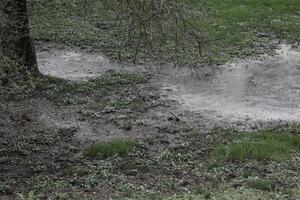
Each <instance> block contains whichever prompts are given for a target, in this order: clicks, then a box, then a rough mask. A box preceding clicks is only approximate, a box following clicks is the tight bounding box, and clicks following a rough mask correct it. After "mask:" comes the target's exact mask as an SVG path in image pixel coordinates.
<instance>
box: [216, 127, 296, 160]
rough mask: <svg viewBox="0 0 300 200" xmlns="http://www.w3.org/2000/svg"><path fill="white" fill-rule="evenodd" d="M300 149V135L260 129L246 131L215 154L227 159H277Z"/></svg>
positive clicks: (218, 149)
mask: <svg viewBox="0 0 300 200" xmlns="http://www.w3.org/2000/svg"><path fill="white" fill-rule="evenodd" d="M293 151H300V136H298V135H288V134H283V133H274V132H271V131H259V132H256V133H244V134H242V135H241V136H239V137H237V138H235V139H234V140H233V142H232V143H231V144H229V145H220V146H218V147H217V148H216V150H215V151H214V155H215V156H217V157H219V158H223V159H225V160H240V161H245V160H249V159H250V160H277V159H282V158H283V157H285V156H289V155H290V154H291V153H292V152H293Z"/></svg>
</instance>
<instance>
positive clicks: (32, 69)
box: [0, 0, 40, 76]
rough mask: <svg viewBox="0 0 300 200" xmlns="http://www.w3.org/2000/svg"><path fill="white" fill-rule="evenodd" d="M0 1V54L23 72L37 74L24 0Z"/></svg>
mask: <svg viewBox="0 0 300 200" xmlns="http://www.w3.org/2000/svg"><path fill="white" fill-rule="evenodd" d="M0 1H1V2H0V54H1V55H2V56H3V57H5V58H8V59H10V60H12V61H14V62H17V64H18V66H22V67H24V73H30V74H31V75H33V76H37V75H39V74H40V73H39V71H38V67H37V61H36V54H35V49H34V45H33V42H32V39H31V37H30V33H29V19H28V12H27V3H26V0H0ZM0 59H1V58H0ZM13 67H15V66H13Z"/></svg>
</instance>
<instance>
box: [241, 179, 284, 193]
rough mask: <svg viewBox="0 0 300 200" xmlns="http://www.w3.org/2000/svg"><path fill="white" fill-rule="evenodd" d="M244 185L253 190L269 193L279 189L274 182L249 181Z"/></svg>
mask: <svg viewBox="0 0 300 200" xmlns="http://www.w3.org/2000/svg"><path fill="white" fill-rule="evenodd" d="M246 185H247V186H248V187H250V188H253V189H257V190H263V191H271V192H274V191H276V189H277V187H279V185H278V183H277V181H276V180H249V181H247V184H246Z"/></svg>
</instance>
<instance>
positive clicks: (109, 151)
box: [84, 139, 137, 158]
mask: <svg viewBox="0 0 300 200" xmlns="http://www.w3.org/2000/svg"><path fill="white" fill-rule="evenodd" d="M136 146H137V143H136V142H135V141H133V140H124V139H116V140H113V141H111V142H105V143H97V144H94V145H92V146H90V147H89V148H87V149H86V151H85V153H84V154H85V156H87V157H90V158H97V157H100V158H109V157H112V156H126V155H128V154H129V153H130V152H132V151H133V150H134V149H135V148H136Z"/></svg>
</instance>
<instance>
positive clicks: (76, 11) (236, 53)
mask: <svg viewBox="0 0 300 200" xmlns="http://www.w3.org/2000/svg"><path fill="white" fill-rule="evenodd" d="M83 2H84V1H83V0H74V1H68V0H63V1H58V0H54V1H46V0H29V8H30V9H29V10H30V19H31V29H32V34H33V37H34V38H35V39H37V40H50V41H62V42H72V43H76V44H89V45H93V46H96V47H101V48H103V49H104V50H105V53H106V54H108V55H110V56H112V57H115V58H116V57H117V54H118V51H117V48H118V46H119V45H120V43H121V41H122V39H123V37H122V34H123V33H124V31H122V28H121V27H122V26H121V25H120V24H119V23H117V22H116V20H115V19H116V13H114V11H113V10H108V9H105V8H104V7H103V2H101V1H95V0H87V4H86V7H85V8H84V4H83ZM179 2H181V3H182V4H183V5H185V6H184V9H185V10H186V20H187V22H188V23H187V24H189V25H190V24H191V27H194V28H195V29H196V30H200V31H201V32H202V34H203V36H204V40H203V41H202V44H201V47H202V50H203V53H202V57H201V61H203V62H210V63H224V62H225V61H228V60H230V59H232V58H234V57H247V56H251V55H258V54H263V53H266V52H270V51H271V50H272V49H273V48H274V44H273V42H272V40H273V39H274V38H280V39H284V40H287V41H288V42H289V43H294V42H300V29H299V27H300V14H299V10H300V1H298V0H266V1H261V0H223V1H221V0H207V1H201V0H181V1H179ZM112 7H113V5H112ZM171 29H172V27H168V30H171ZM172 34H173V33H172V32H170V37H172ZM185 43H186V44H185V45H186V48H185V49H184V51H182V52H181V53H182V54H180V55H178V56H179V57H180V58H179V59H180V60H182V62H184V63H185V62H189V63H193V62H195V63H198V62H199V60H197V61H195V59H196V57H197V53H198V52H197V47H196V46H195V41H194V40H193V39H192V37H190V38H189V39H188V40H187V41H185ZM174 45H175V44H174V43H173V42H172V41H168V40H166V43H165V44H164V45H162V46H160V47H159V48H161V49H160V50H159V51H160V52H161V53H160V55H163V57H164V58H166V59H167V58H170V55H168V53H170V52H172V49H174ZM133 52H134V51H132V49H130V48H129V49H127V50H126V52H124V56H123V59H127V58H128V59H130V58H132V56H133V54H134V53H133ZM173 60H174V59H173ZM198 64H199V63H198Z"/></svg>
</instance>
